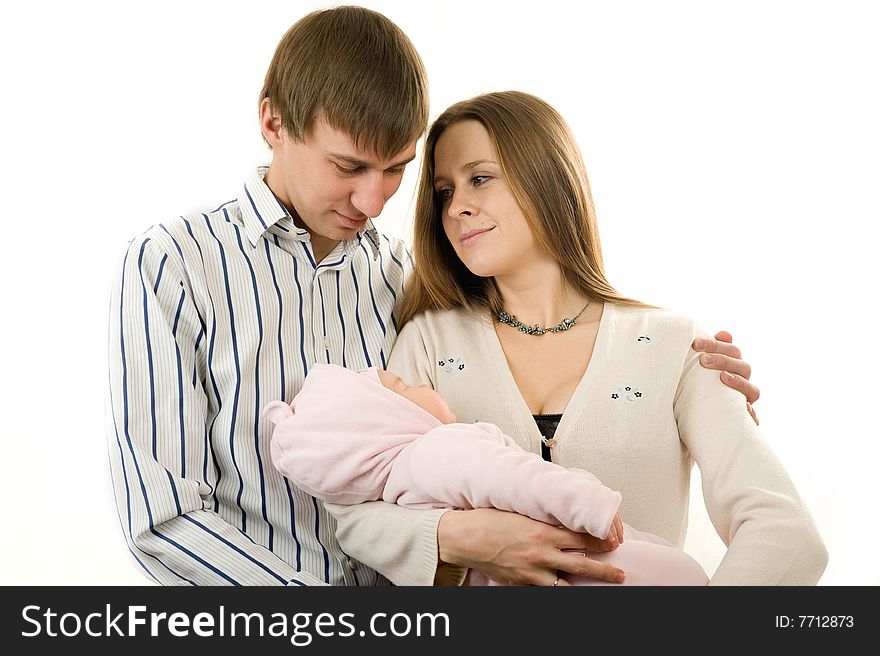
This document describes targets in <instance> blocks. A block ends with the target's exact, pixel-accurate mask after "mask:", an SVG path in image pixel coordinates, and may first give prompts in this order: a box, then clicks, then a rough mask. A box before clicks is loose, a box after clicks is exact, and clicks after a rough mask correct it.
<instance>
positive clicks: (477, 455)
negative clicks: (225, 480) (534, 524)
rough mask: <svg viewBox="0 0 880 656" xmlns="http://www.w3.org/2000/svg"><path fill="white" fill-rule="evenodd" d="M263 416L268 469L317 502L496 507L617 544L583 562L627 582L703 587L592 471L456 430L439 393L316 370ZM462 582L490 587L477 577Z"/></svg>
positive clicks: (328, 367) (695, 568) (699, 572)
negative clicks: (630, 519) (605, 566)
mask: <svg viewBox="0 0 880 656" xmlns="http://www.w3.org/2000/svg"><path fill="white" fill-rule="evenodd" d="M263 415H264V416H265V417H268V418H269V419H270V420H271V421H272V422H273V423H275V424H276V426H275V430H274V432H273V435H272V443H271V452H272V460H273V462H274V464H275V467H276V468H277V469H278V470H279V471H280V472H281V473H282V474H284V475H285V476H286V477H287V478H289V479H290V480H291V481H292V482H293V483H295V484H296V485H297V486H299V487H300V488H302V489H303V490H305V491H306V492H308V493H309V494H311V495H313V496H315V497H316V498H318V499H321V500H323V501H328V502H332V503H338V504H356V503H362V502H364V501H376V500H380V499H381V500H384V501H387V502H389V503H397V504H400V505H402V506H406V507H408V508H458V509H472V508H498V509H500V510H507V511H510V512H516V513H519V514H521V515H525V516H528V517H531V518H533V519H537V520H539V521H542V522H546V523H548V524H552V525H557V526H559V525H561V526H565V527H566V528H569V529H571V530H573V531H578V532H585V533H590V534H591V535H594V536H596V537H598V538H600V539H606V538H609V537H610V536H611V537H612V538H613V540H612V541H616V542H617V543H619V544H620V546H619V547H618V548H617V549H615V550H613V551H609V552H603V553H596V554H593V553H591V554H590V557H591V558H594V559H596V560H602V561H604V562H608V563H610V564H612V565H615V566H616V567H619V568H621V569H622V570H624V571H625V572H626V581H625V582H626V584H628V585H705V584H706V583H707V581H708V578H707V576H706V574H705V572H704V571H703V569H702V568H701V567H700V566H699V564H697V562H696V561H694V560H693V559H692V558H691V557H690V556H688V555H687V554H685V553H684V552H683V551H681V550H679V549H675V548H674V547H673V546H672V545H670V544H669V543H668V542H666V541H665V540H663V539H662V538H660V537H658V536H655V535H651V534H647V533H644V532H641V531H637V530H635V529H633V528H632V527H630V526H627V525H625V524H623V523H621V521H620V519H619V517H618V515H617V510H618V507H619V506H620V502H621V495H620V493H619V492H616V491H614V490H611V489H610V488H607V487H605V486H604V485H602V484H601V483H600V482H599V481H598V479H597V478H596V477H595V476H593V475H592V474H590V473H589V472H586V471H583V470H580V469H568V468H565V467H562V466H560V465H557V464H555V463H552V462H548V461H545V460H543V459H542V458H541V457H540V456H539V455H537V454H534V453H529V452H527V451H524V450H523V449H521V448H520V447H519V446H518V445H517V444H516V443H515V442H514V441H513V440H512V439H511V438H510V437H508V436H507V435H505V434H503V433H502V432H501V430H500V429H499V428H498V427H497V426H495V425H494V424H487V423H483V422H475V423H473V424H462V423H457V422H456V418H455V415H454V414H453V413H452V411H451V410H450V409H449V406H448V405H447V404H446V402H445V401H444V399H443V398H442V397H441V396H440V395H439V394H437V392H435V391H434V390H432V389H431V388H429V387H427V386H419V387H410V386H408V385H407V384H406V383H404V382H403V381H402V380H401V379H400V378H399V377H397V376H395V375H394V374H392V373H390V372H387V371H381V370H378V369H376V368H375V367H371V368H369V369H366V370H364V371H361V372H354V371H351V370H349V369H345V368H343V367H340V366H338V365H332V364H316V365H314V366H313V367H312V369H311V371H310V372H309V374H308V376H307V377H306V380H305V383H304V384H303V387H302V390H301V391H300V392H299V394H297V396H296V397H295V398H294V400H293V402H292V403H291V404H290V405H288V404H286V403H284V402H281V401H273V402H271V403H269V404H268V405H267V406H266V407H265V408H264V409H263ZM560 576H563V575H562V574H561V575H560ZM563 578H565V580H566V581H568V582H569V583H572V584H576V585H601V584H606V583H605V582H604V581H598V580H596V579H587V578H582V577H576V576H572V575H564V576H563ZM468 582H469V584H471V585H475V584H476V585H479V584H493V582H492V581H490V580H489V579H486V578H485V577H483V576H482V575H479V574H477V573H475V572H471V574H470V575H469V577H468ZM608 585H614V584H608Z"/></svg>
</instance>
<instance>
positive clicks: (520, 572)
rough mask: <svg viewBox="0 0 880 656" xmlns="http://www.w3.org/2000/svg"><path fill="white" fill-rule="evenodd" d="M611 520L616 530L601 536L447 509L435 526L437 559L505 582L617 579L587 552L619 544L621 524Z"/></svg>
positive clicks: (619, 576) (615, 571) (618, 572)
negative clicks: (570, 576)
mask: <svg viewBox="0 0 880 656" xmlns="http://www.w3.org/2000/svg"><path fill="white" fill-rule="evenodd" d="M615 519H616V520H617V522H618V525H617V529H615V528H614V526H612V530H610V531H609V533H608V537H607V538H606V539H605V540H601V539H599V538H597V537H594V536H592V535H589V534H587V533H575V532H573V531H569V530H568V529H566V528H560V527H556V526H550V525H549V524H545V523H543V522H539V521H536V520H534V519H530V518H528V517H524V516H522V515H518V514H516V513H511V512H505V511H503V510H495V509H493V508H478V509H476V510H451V511H449V512H446V513H443V516H442V517H441V518H440V524H439V526H438V528H437V543H438V547H439V554H440V560H442V561H443V562H446V563H451V564H453V565H461V566H464V567H470V568H473V569H476V570H478V571H480V572H482V573H483V574H485V575H486V576H488V577H489V578H491V579H492V580H494V581H497V582H498V583H503V584H505V585H554V584H556V585H568V584H567V583H566V582H565V580H563V579H557V576H558V574H557V572H568V573H570V574H576V575H578V576H584V577H589V578H594V579H601V580H603V581H610V582H612V583H622V582H623V580H624V577H625V573H624V571H623V570H622V569H620V568H619V567H614V566H613V565H609V564H607V563H601V562H599V561H596V560H593V559H592V558H590V557H589V556H588V555H587V553H588V552H594V553H596V552H605V551H612V550H614V549H616V548H617V547H618V546H619V544H620V540H619V538H618V537H617V532H616V531H617V530H619V535H620V536H622V535H623V526H622V525H620V524H619V518H615ZM556 581H558V583H554V582H556Z"/></svg>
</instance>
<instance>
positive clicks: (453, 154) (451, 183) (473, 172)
mask: <svg viewBox="0 0 880 656" xmlns="http://www.w3.org/2000/svg"><path fill="white" fill-rule="evenodd" d="M434 191H435V193H436V194H437V195H438V197H439V198H440V201H441V202H442V207H443V209H442V218H443V230H444V232H445V233H446V237H447V238H448V239H449V242H450V243H451V244H452V248H453V249H454V250H455V253H456V254H457V255H458V257H459V259H461V261H462V262H463V263H464V265H465V266H466V267H467V268H468V269H469V270H470V271H471V272H472V273H473V274H475V275H478V276H483V277H488V276H494V277H502V276H504V275H505V274H509V273H514V272H522V271H523V269H524V268H528V266H529V264H530V263H531V262H532V261H534V260H536V259H545V258H546V257H547V256H546V255H544V254H542V251H541V249H540V248H539V246H538V244H537V242H536V241H535V238H534V236H533V235H532V231H531V229H530V228H529V225H528V223H527V222H526V218H525V215H524V214H523V212H522V210H521V209H520V207H519V205H518V204H517V202H516V200H515V199H514V197H513V194H512V193H511V191H510V187H508V186H507V182H506V181H505V179H504V177H503V175H502V172H501V166H500V164H499V163H498V155H497V153H496V152H495V147H494V146H493V144H492V140H491V138H490V137H489V133H488V132H487V131H486V128H485V127H483V124H482V123H480V122H479V121H474V120H465V121H460V122H458V123H454V124H453V125H451V126H449V127H448V128H446V130H445V131H444V132H443V134H442V135H440V138H439V139H438V140H437V144H436V146H435V148H434Z"/></svg>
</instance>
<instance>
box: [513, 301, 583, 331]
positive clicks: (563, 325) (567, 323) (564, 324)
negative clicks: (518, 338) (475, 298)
mask: <svg viewBox="0 0 880 656" xmlns="http://www.w3.org/2000/svg"><path fill="white" fill-rule="evenodd" d="M590 302H591V301H587V304H586V305H585V306H584V307H582V308H581V311H580V312H578V313H577V314H576V315H575V316H574V318H573V319H568V318H565V319H563V320H562V321H560V322H559V323H558V324H556V325H555V326H551V327H550V328H544V327H543V326H539V325H538V324H535V325H534V326H527V325H525V324H524V323H522V322H521V321H520V320H519V319H517V318H516V317H515V316H514V315H512V314H508V313H507V312H506V311H505V310H504V309H502V310H501V312H499V313H498V321H499V322H500V323H503V324H506V325H508V326H510V327H511V328H516V329H517V330H518V331H520V332H521V333H525V334H526V335H543V334H544V333H561V332H562V331H563V330H568V329H569V328H571V327H572V326H574V325H575V324H576V323H577V320H578V318H579V317H580V316H581V315H582V314H583V313H584V310H586V309H587V308H588V307H589V306H590Z"/></svg>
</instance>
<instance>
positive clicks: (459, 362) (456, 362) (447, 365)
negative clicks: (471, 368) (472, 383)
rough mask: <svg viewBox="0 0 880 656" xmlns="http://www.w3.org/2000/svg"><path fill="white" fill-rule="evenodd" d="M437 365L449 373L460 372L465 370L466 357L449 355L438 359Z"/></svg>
mask: <svg viewBox="0 0 880 656" xmlns="http://www.w3.org/2000/svg"><path fill="white" fill-rule="evenodd" d="M437 366H438V367H440V368H441V369H443V371H444V372H445V373H447V374H454V373H458V372H459V371H464V359H462V358H461V357H457V358H456V357H451V356H450V357H448V358H445V359H443V360H438V361H437Z"/></svg>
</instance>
